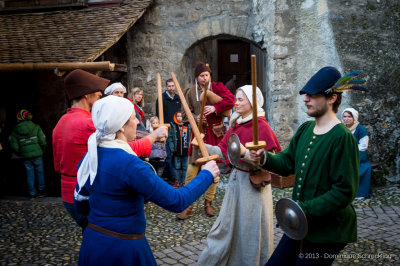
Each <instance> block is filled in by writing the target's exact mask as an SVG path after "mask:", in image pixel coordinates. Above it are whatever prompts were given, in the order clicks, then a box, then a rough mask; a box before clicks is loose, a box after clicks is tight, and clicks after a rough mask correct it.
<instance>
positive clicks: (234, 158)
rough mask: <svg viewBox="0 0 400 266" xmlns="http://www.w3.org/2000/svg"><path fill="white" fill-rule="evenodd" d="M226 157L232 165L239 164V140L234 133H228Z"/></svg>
mask: <svg viewBox="0 0 400 266" xmlns="http://www.w3.org/2000/svg"><path fill="white" fill-rule="evenodd" d="M228 159H229V161H230V162H231V164H232V165H233V166H236V167H238V166H239V160H240V141H239V137H238V135H236V134H232V135H230V136H229V139H228Z"/></svg>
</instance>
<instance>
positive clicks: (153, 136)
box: [147, 126, 168, 143]
mask: <svg viewBox="0 0 400 266" xmlns="http://www.w3.org/2000/svg"><path fill="white" fill-rule="evenodd" d="M147 137H148V138H149V139H150V141H151V143H154V142H155V141H156V140H160V139H162V138H167V137H168V129H167V127H166V126H160V127H159V128H157V129H156V130H154V131H153V132H151V133H150V134H149V135H148V136H147Z"/></svg>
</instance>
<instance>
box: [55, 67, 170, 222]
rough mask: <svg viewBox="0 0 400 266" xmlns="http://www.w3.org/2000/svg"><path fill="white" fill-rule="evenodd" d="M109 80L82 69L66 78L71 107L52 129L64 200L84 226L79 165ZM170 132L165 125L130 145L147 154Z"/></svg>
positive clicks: (138, 151) (70, 211)
mask: <svg viewBox="0 0 400 266" xmlns="http://www.w3.org/2000/svg"><path fill="white" fill-rule="evenodd" d="M109 83H110V81H109V80H107V79H104V78H101V77H98V76H96V75H93V74H91V73H89V72H86V71H84V70H81V69H75V70H73V71H71V72H70V73H69V74H68V75H67V76H66V77H65V78H64V85H65V90H66V93H67V96H68V99H69V100H70V101H71V108H69V109H67V113H66V114H64V115H63V116H62V117H61V118H60V120H59V121H58V123H57V125H56V126H55V128H54V129H53V158H54V168H55V171H56V172H57V173H59V174H60V175H61V199H62V201H63V204H64V207H65V209H66V210H67V212H68V213H69V214H70V215H71V217H72V218H73V219H74V220H75V221H76V223H77V224H78V225H79V226H81V227H82V228H85V227H86V224H87V219H86V217H84V216H82V215H81V214H79V213H78V212H77V210H76V208H75V207H74V205H73V203H74V197H73V196H74V189H75V187H76V176H77V166H78V163H79V161H80V160H81V159H82V157H83V156H84V155H85V153H86V152H87V149H88V146H87V145H88V139H89V136H90V135H91V134H93V132H95V131H96V128H95V127H94V125H93V121H92V115H91V113H90V110H91V109H92V106H93V104H94V103H95V102H96V101H97V100H98V99H100V97H101V96H102V92H103V91H104V90H105V88H106V87H107V86H108V84H109ZM107 97H110V96H107ZM167 134H168V133H167V129H166V127H160V128H158V129H157V130H156V131H155V132H153V133H152V134H149V135H148V136H147V137H145V138H142V139H140V140H138V141H132V142H129V145H130V146H131V148H132V149H133V150H134V151H135V153H136V154H137V155H138V156H148V155H150V152H151V144H152V143H153V142H154V141H156V140H157V139H159V138H162V137H165V136H167Z"/></svg>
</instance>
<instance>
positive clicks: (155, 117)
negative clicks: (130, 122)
mask: <svg viewBox="0 0 400 266" xmlns="http://www.w3.org/2000/svg"><path fill="white" fill-rule="evenodd" d="M154 120H158V122H160V119H158V116H152V117H151V118H150V123H152V122H153V121H154Z"/></svg>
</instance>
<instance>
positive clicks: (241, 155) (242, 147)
mask: <svg viewBox="0 0 400 266" xmlns="http://www.w3.org/2000/svg"><path fill="white" fill-rule="evenodd" d="M245 154H246V147H245V146H243V144H242V143H240V157H243V156H244V155H245Z"/></svg>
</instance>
